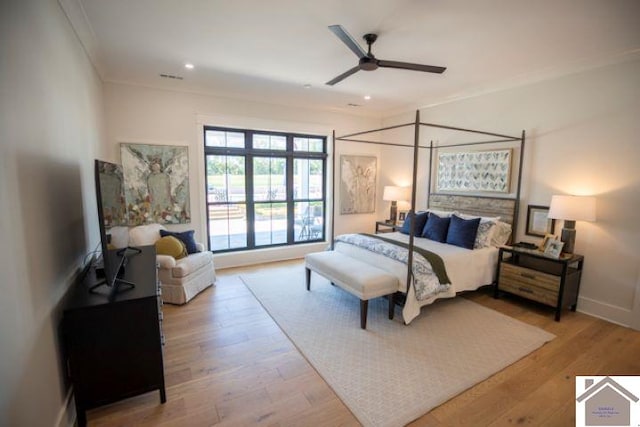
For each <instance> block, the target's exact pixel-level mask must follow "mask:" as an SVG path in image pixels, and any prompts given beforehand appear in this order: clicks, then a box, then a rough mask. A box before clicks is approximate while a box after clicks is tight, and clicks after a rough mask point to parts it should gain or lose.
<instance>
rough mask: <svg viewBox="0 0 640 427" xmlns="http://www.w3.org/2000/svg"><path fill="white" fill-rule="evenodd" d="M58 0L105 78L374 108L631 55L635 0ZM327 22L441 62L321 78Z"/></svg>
mask: <svg viewBox="0 0 640 427" xmlns="http://www.w3.org/2000/svg"><path fill="white" fill-rule="evenodd" d="M59 1H60V2H61V4H62V5H63V7H64V9H65V11H66V12H67V14H68V16H69V18H70V20H71V21H72V24H73V26H74V28H75V29H76V32H77V33H78V34H79V36H80V38H81V40H82V43H83V44H84V46H85V48H86V49H87V51H88V52H89V55H90V57H91V58H92V60H93V62H94V63H95V64H96V67H97V68H98V70H99V72H100V74H101V76H102V78H103V79H104V80H105V81H114V82H127V83H134V84H142V85H147V86H153V87H164V88H174V89H179V90H185V91H193V92H202V93H209V94H215V95H220V96H227V97H233V98H239V99H246V100H251V101H260V102H267V103H275V104H284V105H291V106H296V107H311V108H322V109H327V110H333V111H347V112H349V113H352V114H365V115H371V116H379V117H380V116H385V115H390V114H394V113H397V112H400V111H403V110H409V109H414V108H417V107H420V106H425V105H432V104H437V103H440V102H445V101H447V100H451V99H457V98H461V97H466V96H470V95H474V94H479V93H484V92H489V91H494V90H499V89H503V88H508V87H513V86H517V85H521V84H525V83H528V82H533V81H539V80H542V79H546V78H551V77H555V76H558V75H563V74H567V73H571V72H575V71H580V70H584V69H587V68H590V67H595V66H600V65H605V64H608V63H612V62H617V61H623V60H627V59H630V58H635V57H639V56H640V1H638V0H484V1H474V0H322V1H307V0H235V1H232V0H181V1H178V0H59ZM72 9H73V10H72ZM332 24H341V25H342V26H344V27H345V29H346V30H347V31H348V32H349V33H350V34H351V35H352V36H353V37H354V38H355V39H356V40H358V41H360V42H362V46H363V47H365V46H366V44H365V43H364V41H363V40H362V38H361V37H362V35H363V34H365V33H367V32H374V33H377V34H378V35H379V37H378V41H377V42H376V43H375V44H374V47H373V52H374V53H375V55H376V57H378V58H380V59H389V60H397V61H406V62H414V63H423V64H430V65H438V66H446V67H447V71H445V73H444V74H441V75H438V74H430V73H421V72H416V71H405V70H393V69H378V70H376V71H373V72H366V71H360V72H358V73H356V74H354V75H352V76H351V77H349V78H347V79H346V80H344V81H342V82H341V83H338V84H337V85H335V86H333V87H330V86H327V85H325V82H327V81H329V80H330V79H332V78H333V77H335V76H337V75H338V74H340V73H342V72H344V71H346V70H348V69H349V68H351V67H353V66H355V65H356V64H357V57H356V56H355V55H354V54H353V53H352V52H351V51H350V50H349V49H348V48H347V47H346V46H345V45H344V44H342V42H340V41H339V40H338V38H337V37H336V36H335V35H334V34H333V33H331V32H330V31H329V30H328V29H327V26H329V25H332ZM185 62H192V63H193V64H195V66H196V68H195V69H194V70H186V69H185V68H184V67H183V65H184V63H185ZM161 73H165V74H174V75H180V76H182V77H184V80H172V79H163V78H160V77H159V74H161ZM305 84H310V85H311V88H308V89H305V88H304V87H303V86H304V85H305ZM364 95H371V97H372V99H371V100H369V101H365V100H364V99H363V96H364ZM349 103H354V104H359V105H361V106H360V107H348V106H347V104H349Z"/></svg>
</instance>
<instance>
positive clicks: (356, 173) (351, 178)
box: [340, 156, 377, 214]
mask: <svg viewBox="0 0 640 427" xmlns="http://www.w3.org/2000/svg"><path fill="white" fill-rule="evenodd" d="M376 164H377V159H376V158H375V157H372V156H340V213H341V214H359V213H371V212H375V203H376Z"/></svg>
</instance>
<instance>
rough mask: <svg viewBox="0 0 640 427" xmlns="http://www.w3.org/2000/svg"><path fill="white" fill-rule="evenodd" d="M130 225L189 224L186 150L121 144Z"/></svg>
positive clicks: (187, 158) (182, 148) (168, 146)
mask: <svg viewBox="0 0 640 427" xmlns="http://www.w3.org/2000/svg"><path fill="white" fill-rule="evenodd" d="M120 155H121V160H122V169H123V174H124V182H125V199H126V202H127V214H128V222H129V225H140V224H149V223H158V224H182V223H188V222H190V221H191V213H190V210H191V209H190V206H189V154H188V150H187V147H183V146H172V145H148V144H124V143H123V144H121V145H120Z"/></svg>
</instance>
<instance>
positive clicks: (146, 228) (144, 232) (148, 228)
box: [129, 224, 166, 246]
mask: <svg viewBox="0 0 640 427" xmlns="http://www.w3.org/2000/svg"><path fill="white" fill-rule="evenodd" d="M160 230H166V228H164V226H162V225H160V224H149V225H139V226H137V227H133V228H132V229H131V230H129V243H130V245H131V246H148V245H154V244H155V243H156V240H158V239H159V238H160Z"/></svg>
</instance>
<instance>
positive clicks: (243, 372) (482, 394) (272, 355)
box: [88, 260, 640, 427]
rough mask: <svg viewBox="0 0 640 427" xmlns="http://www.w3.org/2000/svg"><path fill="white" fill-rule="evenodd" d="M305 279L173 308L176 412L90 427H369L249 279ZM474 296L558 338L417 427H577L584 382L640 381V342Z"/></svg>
mask: <svg viewBox="0 0 640 427" xmlns="http://www.w3.org/2000/svg"><path fill="white" fill-rule="evenodd" d="M302 268H304V267H303V262H302V261H301V260H295V261H286V262H279V263H271V264H263V265H259V266H252V267H245V268H237V269H227V270H221V271H218V282H217V284H216V286H215V287H213V288H209V289H207V290H206V291H204V292H203V293H202V294H200V295H199V296H197V297H196V298H195V299H193V300H192V301H191V302H189V303H188V304H187V305H185V306H179V307H177V306H170V305H165V306H164V322H163V329H164V333H165V336H166V346H165V348H164V363H165V380H166V386H167V403H165V404H164V405H161V404H160V402H159V396H158V393H157V392H153V393H147V394H144V395H141V396H138V397H134V398H131V399H127V400H124V401H121V402H118V403H115V404H112V405H109V406H104V407H101V408H97V409H94V410H92V411H90V412H89V413H88V420H89V425H92V426H124V425H135V426H144V425H147V426H151V425H153V426H157V425H162V426H210V425H216V426H218V425H219V426H245V425H246V426H250V425H267V426H357V425H359V423H358V421H357V420H356V419H355V417H354V416H353V415H352V414H351V413H350V412H349V409H348V408H347V407H346V406H345V405H344V404H343V403H342V402H341V401H340V399H338V397H337V396H336V395H335V393H334V392H333V391H332V390H331V388H329V386H328V385H327V384H326V383H325V382H324V380H323V379H322V378H321V377H320V376H319V375H318V373H317V372H316V371H315V370H314V369H313V367H312V366H311V365H310V364H309V363H308V362H307V361H306V359H305V358H304V357H303V356H302V355H301V354H300V353H299V352H298V351H297V349H296V348H295V347H294V346H293V344H292V343H291V342H290V341H289V340H288V339H287V337H286V336H285V335H284V333H283V332H282V331H281V330H280V329H279V328H278V326H277V325H276V324H275V322H274V321H273V320H272V319H271V317H270V316H269V315H268V314H267V313H266V311H265V310H264V309H263V308H262V306H261V305H260V303H259V302H258V301H257V300H256V299H255V298H254V297H253V295H252V294H251V293H250V292H249V290H248V289H247V288H246V287H245V286H244V284H243V283H242V281H241V280H240V278H239V275H240V274H243V273H256V272H260V271H264V270H270V271H274V270H276V271H282V272H283V273H285V272H286V271H287V270H288V269H302ZM301 286H302V284H301ZM464 297H465V298H468V299H470V300H472V301H475V302H477V303H479V304H482V305H484V306H487V307H490V308H492V309H494V310H497V311H500V312H502V313H504V314H507V315H509V316H512V317H514V318H516V319H519V320H522V321H524V322H527V323H530V324H532V325H535V326H538V327H541V328H543V329H545V330H547V331H549V332H551V333H553V334H555V335H556V336H557V338H556V339H554V340H553V341H551V342H550V343H548V344H546V345H544V346H543V347H542V348H540V349H538V350H537V351H535V352H533V353H531V354H530V355H528V356H527V357H525V358H523V359H521V360H520V361H518V362H516V363H515V364H513V365H511V366H509V367H508V368H506V369H504V370H503V371H500V372H498V373H497V374H495V375H493V376H492V377H490V378H489V379H487V380H485V381H483V382H481V383H479V384H477V385H476V386H474V387H472V388H470V389H468V390H466V391H465V392H463V393H461V394H460V395H458V396H456V397H455V398H453V399H451V400H449V401H448V402H445V403H444V404H442V405H440V406H439V407H437V408H435V409H433V410H432V411H431V412H429V413H428V414H425V415H424V416H423V417H421V418H420V419H418V420H416V421H414V422H413V423H412V424H410V425H411V426H413V427H416V426H457V425H473V426H503V425H544V426H573V425H575V416H574V413H575V404H574V402H575V399H574V396H575V378H574V377H575V375H640V357H639V355H640V332H637V331H633V330H631V329H628V328H624V327H621V326H617V325H614V324H612V323H608V322H605V321H603V320H600V319H596V318H594V317H590V316H587V315H584V314H581V313H572V312H569V311H566V312H564V313H563V317H562V321H561V322H555V321H554V320H553V309H551V308H547V307H544V306H540V305H536V304H533V303H529V302H526V301H523V300H520V299H517V298H516V297H505V298H501V299H499V300H495V299H493V298H492V297H491V292H490V290H489V289H483V290H479V291H476V292H471V293H468V294H466V295H464ZM354 309H357V308H355V307H354ZM423 310H428V307H425V308H423ZM381 392H382V391H381Z"/></svg>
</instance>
